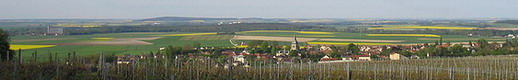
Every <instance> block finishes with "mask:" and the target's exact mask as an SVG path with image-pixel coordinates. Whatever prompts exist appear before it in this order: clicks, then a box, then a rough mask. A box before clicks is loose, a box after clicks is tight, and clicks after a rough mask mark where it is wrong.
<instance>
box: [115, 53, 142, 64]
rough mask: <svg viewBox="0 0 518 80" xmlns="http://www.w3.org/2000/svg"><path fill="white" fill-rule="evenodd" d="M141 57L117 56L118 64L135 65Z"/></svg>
mask: <svg viewBox="0 0 518 80" xmlns="http://www.w3.org/2000/svg"><path fill="white" fill-rule="evenodd" d="M138 58H139V57H138V56H132V55H129V54H126V55H123V56H117V64H130V63H135V62H136V61H137V59H138Z"/></svg>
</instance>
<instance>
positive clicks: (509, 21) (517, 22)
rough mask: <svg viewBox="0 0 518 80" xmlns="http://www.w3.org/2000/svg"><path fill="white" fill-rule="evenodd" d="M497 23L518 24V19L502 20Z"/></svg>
mask: <svg viewBox="0 0 518 80" xmlns="http://www.w3.org/2000/svg"><path fill="white" fill-rule="evenodd" d="M495 23H505V24H516V25H518V20H501V21H496V22H495Z"/></svg>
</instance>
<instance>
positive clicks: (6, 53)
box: [0, 29, 14, 61]
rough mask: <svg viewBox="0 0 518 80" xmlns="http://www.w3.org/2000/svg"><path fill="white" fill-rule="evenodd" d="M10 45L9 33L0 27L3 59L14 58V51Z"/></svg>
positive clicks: (0, 46)
mask: <svg viewBox="0 0 518 80" xmlns="http://www.w3.org/2000/svg"><path fill="white" fill-rule="evenodd" d="M10 48H11V46H9V34H7V32H5V31H4V30H2V29H0V58H1V60H2V61H4V60H7V59H11V60H12V58H13V55H14V51H13V50H10Z"/></svg>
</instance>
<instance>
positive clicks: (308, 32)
mask: <svg viewBox="0 0 518 80" xmlns="http://www.w3.org/2000/svg"><path fill="white" fill-rule="evenodd" d="M242 32H244V33H247V32H294V33H301V34H335V33H333V32H318V31H288V30H255V31H242Z"/></svg>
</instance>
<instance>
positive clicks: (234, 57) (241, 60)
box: [232, 55, 245, 63]
mask: <svg viewBox="0 0 518 80" xmlns="http://www.w3.org/2000/svg"><path fill="white" fill-rule="evenodd" d="M232 59H233V60H234V61H237V62H241V63H244V62H245V56H244V55H236V56H232Z"/></svg>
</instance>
